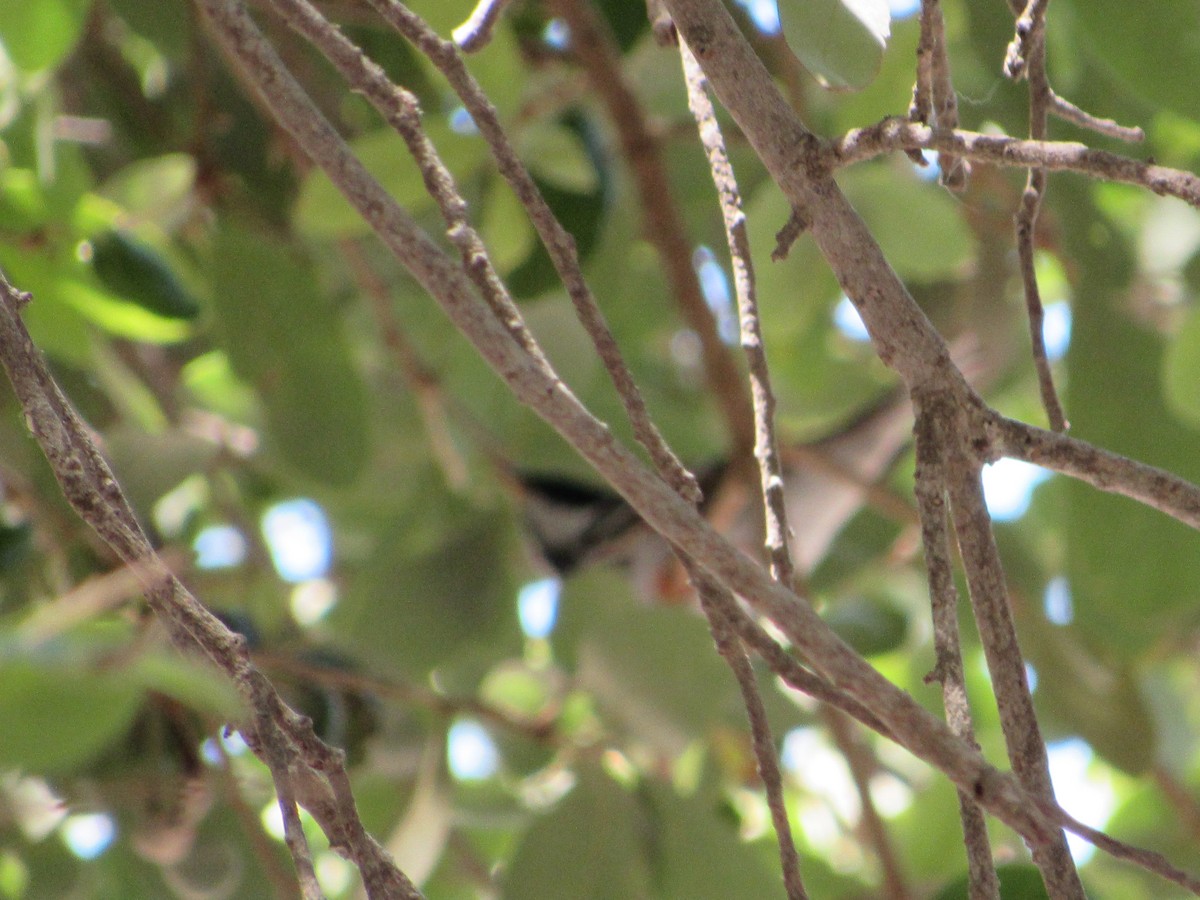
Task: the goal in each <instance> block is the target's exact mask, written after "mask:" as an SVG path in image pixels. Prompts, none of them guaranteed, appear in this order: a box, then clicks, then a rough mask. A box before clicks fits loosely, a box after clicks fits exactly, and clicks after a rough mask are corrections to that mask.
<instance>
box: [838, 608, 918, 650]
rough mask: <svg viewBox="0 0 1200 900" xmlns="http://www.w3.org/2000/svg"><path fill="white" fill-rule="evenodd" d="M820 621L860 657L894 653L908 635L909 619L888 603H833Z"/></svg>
mask: <svg viewBox="0 0 1200 900" xmlns="http://www.w3.org/2000/svg"><path fill="white" fill-rule="evenodd" d="M821 618H822V619H824V620H825V624H826V625H828V626H829V627H830V628H832V629H833V631H834V633H835V634H837V636H838V637H840V638H841V639H842V640H843V641H845V642H846V643H847V644H849V645H850V646H851V647H853V648H854V649H855V650H857V651H858V652H859V653H861V654H862V655H863V656H875V655H877V654H880V653H887V652H889V651H891V650H895V649H896V648H897V647H899V646H900V645H901V644H903V643H904V639H905V638H906V637H907V636H908V617H907V616H906V615H905V614H904V612H903V611H902V610H900V609H898V608H897V607H895V606H893V605H892V604H890V603H885V602H883V601H877V600H869V599H866V598H864V597H853V598H847V599H845V600H838V601H836V602H834V603H833V604H832V605H831V606H830V607H829V609H828V610H827V611H825V612H824V613H822V615H821Z"/></svg>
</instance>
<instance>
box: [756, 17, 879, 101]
mask: <svg viewBox="0 0 1200 900" xmlns="http://www.w3.org/2000/svg"><path fill="white" fill-rule="evenodd" d="M779 20H780V24H781V25H782V27H783V36H784V38H785V39H786V40H787V43H788V46H789V47H791V48H792V52H793V53H795V54H796V57H797V58H798V59H799V60H800V62H802V63H804V66H805V68H807V69H808V70H809V71H810V72H812V73H813V75H815V76H816V77H817V78H818V79H819V80H820V81H821V82H822V83H823V84H824V85H825V86H826V87H829V88H831V89H834V90H858V89H859V88H863V87H866V86H867V85H868V84H870V82H871V79H872V78H874V77H875V73H876V72H878V71H879V64H880V62H881V60H882V59H883V51H884V49H885V48H886V47H887V41H888V35H889V32H890V28H891V12H890V10H889V8H888V4H887V0H780V3H779Z"/></svg>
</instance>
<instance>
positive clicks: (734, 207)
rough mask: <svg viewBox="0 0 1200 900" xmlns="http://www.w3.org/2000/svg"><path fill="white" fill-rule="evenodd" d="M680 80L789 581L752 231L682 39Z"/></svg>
mask: <svg viewBox="0 0 1200 900" xmlns="http://www.w3.org/2000/svg"><path fill="white" fill-rule="evenodd" d="M679 53H680V57H681V58H682V60H683V74H684V80H685V82H686V83H687V89H688V106H689V107H690V108H691V110H692V115H693V117H695V119H696V125H697V126H698V128H699V130H700V143H701V144H703V145H704V151H705V153H706V154H707V156H708V165H709V169H710V170H711V172H712V177H713V183H714V184H715V185H716V187H717V196H718V197H719V199H720V203H721V217H722V219H723V220H724V222H725V238H726V240H727V242H728V244H729V258H730V260H731V261H732V263H733V284H734V289H735V292H736V295H737V304H738V317H739V319H740V322H741V341H742V349H743V350H744V351H745V353H746V362H747V368H748V370H749V372H750V396H751V398H752V400H753V404H754V456H755V458H756V459H757V460H758V469H759V482H760V485H761V488H762V497H763V515H764V517H765V520H766V522H765V525H766V528H765V534H766V550H767V557H768V559H770V561H771V575H772V576H773V577H774V578H775V580H776V581H778V582H779V583H781V584H783V585H791V583H792V579H793V578H795V575H796V567H795V565H794V564H793V562H792V556H791V553H790V552H789V550H788V518H787V504H786V501H785V493H784V486H783V464H782V462H781V461H780V458H779V441H778V439H777V437H776V435H775V394H774V392H773V391H772V390H771V373H770V369H769V368H768V367H767V351H766V347H765V345H764V342H763V335H762V323H761V321H760V320H759V316H758V296H757V293H756V291H755V286H754V263H753V261H752V259H751V256H750V236H749V234H748V233H747V232H746V215H745V213H744V212H743V211H742V198H741V192H740V191H739V189H738V185H737V179H736V177H735V176H734V172H733V166H732V165H731V164H730V162H729V154H728V153H727V152H726V150H725V141H724V139H723V137H722V136H721V127H720V125H719V124H718V123H717V114H716V111H715V110H714V109H713V105H712V101H711V100H709V99H708V93H707V88H706V85H705V82H704V72H703V70H702V69H701V68H700V66H699V64H698V63H697V62H696V57H694V56H693V55H692V51H691V50H689V49H688V47H687V45H686V44H680V47H679Z"/></svg>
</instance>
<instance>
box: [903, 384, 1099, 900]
mask: <svg viewBox="0 0 1200 900" xmlns="http://www.w3.org/2000/svg"><path fill="white" fill-rule="evenodd" d="M920 409H921V415H922V417H928V418H929V419H930V420H931V421H930V424H929V426H928V427H930V428H932V429H933V435H934V439H935V440H936V441H937V442H938V444H939V445H940V446H941V447H942V448H943V451H944V453H945V457H944V464H943V465H944V472H945V475H946V487H947V493H948V494H949V495H950V505H951V516H952V519H953V522H954V530H955V532H956V534H957V536H958V546H959V552H960V553H961V554H962V563H963V570H964V571H965V573H966V576H967V584H968V585H969V587H970V597H971V608H972V609H973V610H974V613H975V622H976V624H977V626H978V628H979V638H980V642H981V643H982V644H983V651H984V655H985V657H986V659H987V664H988V672H989V673H990V675H991V681H992V691H993V692H994V694H995V696H996V706H997V708H998V709H999V712H1000V724H1001V727H1002V729H1003V731H1004V741H1005V744H1006V746H1007V748H1008V758H1009V762H1010V763H1011V764H1012V767H1013V772H1014V773H1015V774H1016V776H1017V779H1018V780H1019V781H1020V782H1021V784H1022V786H1023V787H1024V788H1025V790H1027V791H1028V792H1029V793H1030V794H1031V795H1032V796H1034V797H1037V798H1041V799H1044V800H1045V801H1047V802H1048V803H1051V804H1053V803H1054V802H1055V801H1054V786H1053V784H1052V783H1051V781H1050V763H1049V759H1048V757H1047V755H1046V745H1045V743H1044V742H1043V741H1042V733H1041V728H1040V726H1039V724H1038V719H1037V713H1036V711H1035V710H1034V708H1033V696H1032V694H1031V693H1030V690H1029V681H1028V678H1027V676H1026V673H1025V659H1024V657H1023V656H1022V655H1021V648H1020V645H1019V643H1018V642H1017V630H1016V625H1015V623H1014V622H1013V617H1012V609H1011V608H1010V606H1009V600H1008V589H1007V584H1006V580H1005V577H1004V568H1003V566H1002V564H1001V562H1000V551H999V549H998V548H997V547H996V539H995V536H994V535H993V534H992V523H991V518H990V516H989V515H988V511H987V505H986V504H985V502H984V499H983V485H982V482H981V481H980V473H981V468H982V466H981V464H980V462H979V461H978V460H977V459H976V458H975V457H974V456H973V455H972V454H971V452H970V451H969V449H968V447H967V446H966V437H965V436H966V435H967V434H968V433H969V430H968V429H967V428H966V427H964V425H965V423H964V422H963V421H962V419H961V417H960V414H959V413H958V412H957V410H956V409H954V407H953V406H952V405H951V404H948V403H946V402H945V401H944V400H943V399H942V398H939V397H931V396H924V395H922V396H921V397H920ZM1030 849H1031V850H1032V853H1033V860H1034V863H1036V865H1037V867H1038V869H1039V870H1040V871H1041V873H1042V879H1043V881H1044V882H1045V884H1046V890H1047V891H1048V892H1049V893H1050V895H1051V896H1052V897H1063V898H1078V900H1086V895H1085V894H1084V892H1083V885H1082V884H1081V883H1080V881H1079V874H1078V872H1076V870H1075V864H1074V862H1073V861H1072V859H1071V854H1070V851H1069V850H1068V849H1067V841H1066V836H1065V835H1064V834H1063V833H1062V832H1061V831H1059V832H1058V833H1057V834H1055V835H1054V837H1053V839H1052V840H1049V841H1047V842H1046V843H1044V844H1040V845H1038V844H1035V845H1033V846H1032V847H1031V848H1030Z"/></svg>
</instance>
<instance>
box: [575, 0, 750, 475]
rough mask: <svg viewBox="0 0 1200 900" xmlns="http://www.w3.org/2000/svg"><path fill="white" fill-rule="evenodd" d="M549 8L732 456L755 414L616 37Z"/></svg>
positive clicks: (580, 16) (588, 19) (586, 17)
mask: <svg viewBox="0 0 1200 900" xmlns="http://www.w3.org/2000/svg"><path fill="white" fill-rule="evenodd" d="M553 8H554V9H555V10H556V11H557V12H558V14H559V15H561V16H562V17H563V19H564V20H565V21H566V23H567V25H568V27H569V28H570V30H571V52H572V53H573V54H574V55H575V58H576V59H578V60H579V62H580V63H581V64H582V65H583V67H584V69H586V70H587V73H588V78H589V79H590V80H591V82H592V87H593V89H594V90H595V91H596V92H597V94H598V95H599V97H600V99H601V101H602V102H603V103H604V105H605V108H606V109H607V110H608V114H609V117H610V118H611V119H612V122H613V125H614V126H615V128H616V130H617V136H618V138H619V139H620V142H621V154H622V155H623V156H624V157H625V159H626V161H627V162H628V164H629V168H630V172H631V173H632V175H633V178H634V181H635V182H636V183H637V196H638V200H639V202H640V203H641V205H642V215H643V218H644V226H645V234H646V239H647V240H648V241H649V242H650V244H651V245H652V246H653V247H654V249H655V250H656V251H657V252H658V256H659V259H660V260H661V261H662V266H663V271H664V274H665V275H666V276H667V283H668V284H669V285H670V288H671V295H672V297H673V298H674V300H675V303H676V305H677V306H678V307H679V311H680V314H681V315H682V316H683V320H684V322H686V323H687V326H688V327H689V328H690V329H691V330H692V331H694V332H695V333H696V336H697V337H699V338H700V350H701V356H702V358H703V360H704V371H705V374H706V377H707V379H708V384H709V388H710V389H711V391H712V393H713V396H714V397H715V398H716V400H717V403H718V404H719V405H720V408H721V413H722V415H724V417H725V424H726V427H727V428H728V430H729V437H730V440H731V441H732V445H733V446H732V450H731V456H732V458H733V459H734V460H735V461H738V460H740V459H741V458H742V457H743V456H745V455H747V454H749V453H750V451H751V448H752V447H753V446H754V414H753V412H752V410H751V407H750V402H749V401H748V400H747V398H746V392H745V389H744V387H743V386H742V375H741V372H740V371H739V370H738V366H737V362H736V360H735V359H734V356H733V354H732V353H731V352H730V349H729V347H728V346H726V344H725V343H724V342H723V341H722V340H721V336H720V335H719V334H718V333H717V326H716V322H715V321H714V319H713V314H712V311H711V310H710V309H709V307H708V303H707V302H706V301H705V299H704V294H703V292H702V291H701V289H700V281H699V278H698V277H697V275H696V270H695V269H694V268H693V266H692V250H693V249H694V248H693V247H692V246H691V245H690V244H689V242H688V238H687V234H688V228H687V223H686V222H684V220H683V217H682V216H681V215H680V213H679V208H678V206H677V205H676V203H675V198H674V197H673V196H672V195H671V190H670V184H671V178H670V175H669V173H668V172H667V167H666V165H665V163H664V162H663V158H662V154H661V152H660V150H659V143H658V141H657V139H656V138H655V136H654V135H653V134H652V133H651V131H650V126H649V123H648V122H647V121H646V117H645V115H644V114H643V112H642V105H641V101H639V100H638V97H637V95H636V94H634V92H633V91H632V90H631V89H630V87H629V85H628V84H627V83H626V80H625V75H624V73H623V72H622V71H621V66H620V57H619V55H618V51H617V49H616V42H615V41H614V39H613V37H612V35H611V34H610V33H609V31H608V27H607V24H606V23H605V22H604V20H603V19H601V18H600V17H599V16H598V15H597V13H596V11H595V9H594V8H592V6H591V0H554V3H553Z"/></svg>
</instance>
